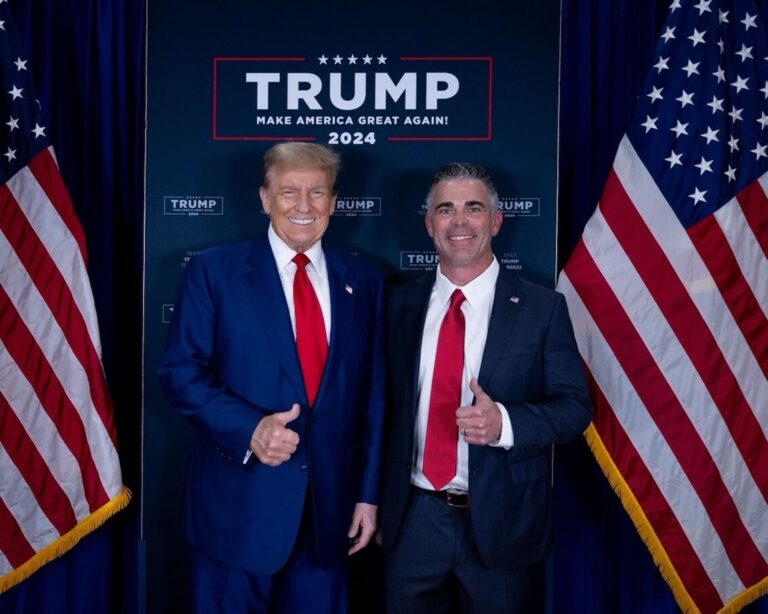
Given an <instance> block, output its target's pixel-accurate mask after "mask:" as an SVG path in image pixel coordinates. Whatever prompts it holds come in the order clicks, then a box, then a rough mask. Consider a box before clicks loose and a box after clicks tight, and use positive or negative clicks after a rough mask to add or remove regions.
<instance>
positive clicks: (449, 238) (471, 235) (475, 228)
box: [425, 179, 502, 285]
mask: <svg viewBox="0 0 768 614" xmlns="http://www.w3.org/2000/svg"><path fill="white" fill-rule="evenodd" d="M501 221H502V216H501V212H500V211H499V210H498V209H496V208H495V207H494V206H493V204H492V200H491V197H490V195H489V194H488V189H487V188H486V187H485V185H484V184H483V182H482V181H479V180H477V179H448V180H445V181H441V182H440V183H438V184H437V185H436V186H435V187H434V189H433V190H432V194H431V198H430V207H429V211H428V212H427V215H426V217H425V223H426V225H427V233H429V236H430V237H432V241H433V242H434V244H435V249H437V252H438V254H439V256H440V270H441V271H442V273H443V275H445V276H446V277H447V278H448V279H450V280H451V281H452V282H453V283H455V284H456V285H464V284H466V283H467V282H469V281H472V280H473V279H474V278H475V277H477V276H478V275H480V274H481V273H482V272H483V271H484V270H485V269H486V268H488V266H489V265H490V264H491V262H492V261H493V252H492V251H491V239H492V238H493V237H495V236H496V235H497V234H498V232H499V228H500V227H501Z"/></svg>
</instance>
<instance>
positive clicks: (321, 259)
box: [267, 224, 331, 343]
mask: <svg viewBox="0 0 768 614" xmlns="http://www.w3.org/2000/svg"><path fill="white" fill-rule="evenodd" d="M267 238H268V239H269V246H270V248H272V255H273V256H274V257H275V262H276V263H277V272H278V273H280V283H281V284H282V285H283V293H284V294H285V302H286V303H287V304H288V313H289V314H290V315H291V326H292V327H293V338H294V339H296V308H295V307H294V305H293V278H294V276H295V275H296V268H297V267H296V263H295V262H293V257H294V256H295V255H296V253H297V252H296V251H295V250H293V249H291V248H290V247H288V246H287V245H286V244H285V241H283V240H282V239H281V238H280V237H278V236H277V233H276V232H275V231H274V229H273V228H272V225H271V224H270V226H269V230H268V231H267ZM304 254H305V255H306V256H307V258H309V263H308V264H307V266H306V269H307V277H309V282H310V283H311V284H312V288H314V290H315V294H316V295H317V300H318V301H319V302H320V309H321V311H322V312H323V320H324V322H325V338H326V341H328V343H330V342H331V289H330V286H329V285H328V268H327V267H326V265H325V254H324V253H323V246H322V244H321V241H318V242H317V243H315V244H314V245H313V246H312V247H310V248H309V249H308V250H307V251H305V252H304Z"/></svg>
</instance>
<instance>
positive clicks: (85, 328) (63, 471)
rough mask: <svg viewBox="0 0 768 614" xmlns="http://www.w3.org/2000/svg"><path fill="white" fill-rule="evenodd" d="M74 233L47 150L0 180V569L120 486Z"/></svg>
mask: <svg viewBox="0 0 768 614" xmlns="http://www.w3.org/2000/svg"><path fill="white" fill-rule="evenodd" d="M84 255H85V243H84V237H83V232H82V229H81V227H80V224H79V222H78V221H77V219H76V217H75V214H74V211H73V209H72V205H71V203H70V200H69V196H68V194H67V191H66V189H65V187H64V184H63V182H62V180H61V176H60V175H59V171H58V168H57V166H56V161H55V159H54V157H53V153H52V151H51V150H44V151H42V152H41V153H39V154H38V155H37V156H35V157H34V158H33V159H32V161H31V162H30V164H29V165H28V166H27V167H25V168H24V169H22V170H21V171H19V172H18V173H16V175H14V176H13V177H12V178H11V179H10V180H9V181H8V182H7V183H6V184H5V185H4V186H2V187H0V263H1V264H0V320H1V321H2V328H1V329H0V575H3V576H4V575H6V574H8V573H11V572H13V570H15V569H17V568H18V567H20V566H21V565H23V564H24V563H26V562H27V561H29V560H30V559H31V558H32V557H34V556H35V554H36V553H38V552H39V551H40V550H42V549H43V548H46V547H48V546H51V545H52V544H54V543H55V542H56V540H58V539H59V538H60V537H62V536H63V535H66V534H67V533H68V532H69V531H70V530H71V529H73V527H75V525H77V524H78V523H79V522H81V521H83V520H85V519H87V518H88V517H89V516H90V515H91V514H93V513H94V512H96V511H97V510H98V509H99V508H101V507H102V506H104V505H105V504H107V503H109V502H110V501H111V500H112V499H113V498H114V497H117V496H118V495H120V493H121V492H122V491H123V489H124V487H123V485H122V478H121V474H120V462H119V459H118V456H117V450H116V447H115V430H114V424H113V417H112V404H111V400H110V398H109V394H108V392H107V388H106V383H105V381H104V374H103V370H102V366H101V357H100V353H101V347H100V341H99V331H98V324H97V321H96V311H95V308H94V304H93V297H92V294H91V289H90V285H89V281H88V274H87V270H86V263H85V258H84Z"/></svg>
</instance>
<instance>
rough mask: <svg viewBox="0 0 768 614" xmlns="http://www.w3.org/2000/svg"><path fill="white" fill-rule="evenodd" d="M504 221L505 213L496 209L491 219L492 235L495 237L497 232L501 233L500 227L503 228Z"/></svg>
mask: <svg viewBox="0 0 768 614" xmlns="http://www.w3.org/2000/svg"><path fill="white" fill-rule="evenodd" d="M503 221H504V215H503V214H502V212H501V211H499V210H498V209H496V210H495V211H494V212H493V218H492V219H491V236H492V237H495V236H496V235H497V234H499V229H500V228H501V223H502V222H503Z"/></svg>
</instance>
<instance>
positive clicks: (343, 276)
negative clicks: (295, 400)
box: [315, 248, 362, 408]
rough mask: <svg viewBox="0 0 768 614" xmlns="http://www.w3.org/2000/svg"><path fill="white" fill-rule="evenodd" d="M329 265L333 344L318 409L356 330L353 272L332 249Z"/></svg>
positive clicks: (318, 395)
mask: <svg viewBox="0 0 768 614" xmlns="http://www.w3.org/2000/svg"><path fill="white" fill-rule="evenodd" d="M324 252H325V264H326V267H327V270H328V288H329V291H330V294H331V341H330V344H329V346H328V358H327V359H326V361H325V368H324V369H323V377H322V379H321V380H320V387H319V388H318V390H317V399H316V400H315V406H316V407H318V408H319V407H322V403H321V401H322V399H323V396H324V395H325V393H326V388H327V387H328V386H329V385H330V384H329V381H330V380H331V379H333V373H334V372H335V371H336V369H338V367H339V364H340V363H341V357H342V356H344V351H345V350H346V348H347V344H348V343H349V340H350V338H351V336H352V331H353V330H354V329H355V321H354V318H355V300H356V297H355V293H356V291H362V289H360V288H356V287H355V284H354V282H353V281H352V280H351V279H350V278H349V268H348V267H347V265H346V264H345V263H344V261H343V260H342V259H341V258H340V257H339V256H338V254H337V253H336V252H334V251H333V250H332V249H328V248H326V249H324Z"/></svg>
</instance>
